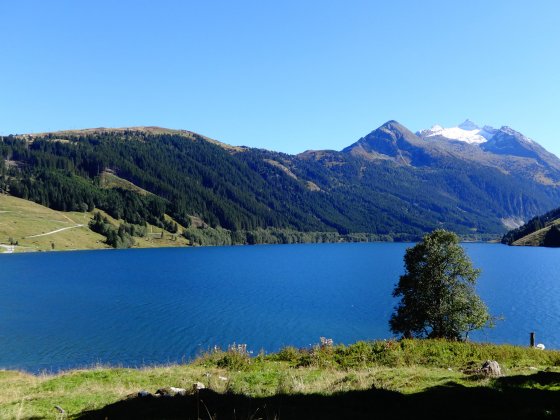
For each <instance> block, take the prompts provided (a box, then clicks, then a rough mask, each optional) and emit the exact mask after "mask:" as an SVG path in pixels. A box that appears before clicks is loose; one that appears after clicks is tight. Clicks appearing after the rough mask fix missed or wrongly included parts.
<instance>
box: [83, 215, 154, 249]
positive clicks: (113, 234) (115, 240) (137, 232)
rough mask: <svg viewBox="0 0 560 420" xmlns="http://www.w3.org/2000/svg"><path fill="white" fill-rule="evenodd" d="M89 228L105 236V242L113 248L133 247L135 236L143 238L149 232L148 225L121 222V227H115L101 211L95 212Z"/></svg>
mask: <svg viewBox="0 0 560 420" xmlns="http://www.w3.org/2000/svg"><path fill="white" fill-rule="evenodd" d="M89 228H90V229H91V230H93V231H94V232H97V233H99V234H101V235H103V236H105V237H106V241H105V242H106V243H107V245H110V246H112V247H113V248H131V247H133V246H134V239H133V237H134V236H137V237H140V238H142V237H144V236H146V234H147V227H146V225H143V226H142V225H135V224H129V223H121V224H120V225H119V227H115V226H113V225H112V224H111V222H109V219H107V217H104V216H102V215H101V213H99V212H95V214H94V216H93V218H92V219H91V221H90V222H89Z"/></svg>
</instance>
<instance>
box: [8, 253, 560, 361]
mask: <svg viewBox="0 0 560 420" xmlns="http://www.w3.org/2000/svg"><path fill="white" fill-rule="evenodd" d="M408 246H410V244H392V243H374V244H313V245H278V246H274V245H271V246H254V247H248V246H247V247H223V248H222V247H217V248H176V249H155V250H123V251H83V252H53V253H35V254H15V255H0V368H18V369H25V370H30V371H39V370H43V369H46V370H49V371H50V370H53V371H56V370H59V369H67V368H71V367H76V366H89V365H92V364H95V363H109V364H114V365H125V366H141V365H146V364H156V363H157V364H160V363H167V362H176V361H181V360H189V359H191V358H192V357H194V356H196V355H197V354H198V353H199V352H202V351H205V350H208V349H209V348H211V347H213V346H214V345H218V346H222V347H226V346H227V345H228V344H231V343H233V342H236V343H246V344H247V345H248V347H249V349H251V350H253V351H254V352H255V353H256V352H258V351H259V350H260V349H265V350H266V351H276V350H278V349H279V348H281V347H282V346H285V345H294V346H298V347H305V346H309V345H312V344H313V343H317V342H318V341H319V337H320V336H325V337H332V338H333V339H334V341H335V342H337V343H351V342H354V341H356V340H364V339H382V338H390V337H391V333H390V332H389V329H388V324H387V322H388V319H389V317H390V315H391V312H392V309H393V306H394V304H395V301H394V299H393V298H392V297H391V291H392V289H393V287H394V285H395V282H396V281H397V280H398V277H399V275H400V274H402V272H403V262H402V258H403V255H404V252H405V249H406V247H408ZM465 248H466V249H467V252H468V254H469V255H470V257H471V258H472V260H473V262H474V264H475V266H477V267H480V268H482V270H483V273H482V275H481V277H480V280H479V284H478V291H479V293H480V295H481V296H482V298H483V299H484V300H485V301H486V303H487V304H488V306H489V307H490V310H491V312H492V313H493V314H497V315H503V316H504V317H505V319H504V320H503V321H501V322H500V323H499V324H498V325H497V326H496V328H494V329H492V330H487V331H483V332H480V333H477V334H476V335H475V336H474V337H473V338H474V339H476V340H479V341H491V342H497V343H513V344H522V345H526V344H527V343H528V340H529V332H530V331H535V332H536V334H537V341H538V342H543V343H544V344H545V345H546V346H547V348H560V274H559V270H558V268H559V264H558V260H559V259H558V257H559V255H560V250H555V249H545V248H511V247H506V246H502V245H489V244H467V245H465Z"/></svg>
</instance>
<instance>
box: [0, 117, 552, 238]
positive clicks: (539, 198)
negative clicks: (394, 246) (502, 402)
mask: <svg viewBox="0 0 560 420" xmlns="http://www.w3.org/2000/svg"><path fill="white" fill-rule="evenodd" d="M388 124H389V123H388ZM384 127H385V126H384ZM387 127H388V128H387ZM400 127H401V126H396V128H395V126H394V125H393V126H391V125H386V127H385V128H386V129H387V130H389V131H390V134H391V135H393V136H398V135H399V133H400V132H399V130H401V128H400ZM374 133H375V132H374ZM395 133H396V134H395ZM370 136H371V135H370ZM407 136H408V137H407ZM412 136H414V135H412ZM389 137H390V136H389ZM403 138H405V139H407V138H410V135H408V134H406V136H404V137H403ZM374 140H375V139H374ZM390 140H391V139H390V138H389V141H390ZM370 141H372V140H371V139H370ZM414 141H415V142H416V141H417V140H416V139H414ZM409 149H410V150H409V155H410V156H413V154H414V153H415V151H414V150H413V149H412V148H409ZM423 153H424V152H423ZM425 154H426V153H424V155H425ZM378 155H379V154H378ZM0 156H1V158H2V159H0V190H2V191H3V192H5V193H9V194H11V195H14V196H17V197H21V198H24V199H28V200H31V201H34V202H37V203H40V204H43V205H45V206H48V207H50V208H52V209H56V210H63V211H92V210H93V209H101V210H104V211H105V212H106V213H107V214H109V215H110V216H112V217H113V218H115V219H120V220H122V221H123V222H125V223H128V224H134V225H143V224H144V223H146V222H148V223H150V224H152V225H155V226H161V227H162V228H165V229H167V230H168V231H171V232H172V231H174V230H176V229H177V226H176V225H175V226H173V223H174V222H173V221H170V219H169V218H166V216H165V215H166V214H167V215H169V216H170V217H171V218H172V219H173V220H174V221H175V222H177V223H179V224H180V225H182V226H184V227H185V228H187V229H186V230H185V235H187V236H188V237H189V239H190V240H191V241H192V242H194V243H200V244H229V243H261V242H273V243H276V242H305V241H338V240H413V239H416V238H418V237H419V236H421V235H422V234H423V233H425V232H427V231H429V230H432V229H434V228H436V227H443V228H446V229H450V230H453V231H455V232H457V233H459V234H461V235H463V236H464V237H469V238H476V239H484V238H489V237H492V236H493V237H496V236H497V235H501V234H503V232H504V231H505V229H504V225H503V224H502V221H503V220H504V219H507V218H510V217H517V218H525V219H526V218H528V217H530V216H534V215H535V214H538V213H540V212H544V211H546V210H549V209H550V208H553V207H554V206H555V204H556V203H559V202H560V193H559V191H558V188H557V187H553V186H546V185H540V184H539V185H536V184H535V182H534V181H533V180H530V179H525V178H524V177H516V176H512V174H507V173H504V171H501V170H500V169H498V168H495V167H491V166H485V165H482V164H480V163H477V162H473V161H467V160H464V159H461V158H460V157H457V156H453V155H449V154H445V153H444V154H435V155H431V156H430V158H429V159H424V160H422V161H420V164H414V165H413V164H402V163H399V162H396V161H394V160H391V159H386V158H384V157H381V158H375V159H372V157H371V156H364V155H361V154H359V153H358V154H356V153H349V152H348V151H346V150H345V151H343V152H335V151H320V152H306V153H302V154H300V155H296V156H293V155H287V154H283V153H277V152H271V151H267V150H262V149H250V148H242V147H231V146H227V145H223V144H221V143H218V142H216V141H212V140H210V139H207V138H205V137H203V136H199V135H197V134H194V133H190V132H181V131H171V130H165V129H157V130H155V129H152V130H147V129H118V130H110V129H93V130H84V131H75V132H59V133H47V134H42V135H33V136H31V135H27V136H6V137H2V138H0ZM378 157H379V156H378ZM107 174H110V175H111V176H114V178H115V179H118V180H120V181H121V182H120V183H113V185H108V183H107V182H106V176H107ZM127 185H130V186H134V188H128V187H127ZM193 221H195V223H194V224H193ZM97 223H98V224H99V223H100V222H99V220H98V221H97ZM189 226H190V227H189ZM97 228H98V229H100V227H99V226H98V227H97ZM127 229H130V228H127Z"/></svg>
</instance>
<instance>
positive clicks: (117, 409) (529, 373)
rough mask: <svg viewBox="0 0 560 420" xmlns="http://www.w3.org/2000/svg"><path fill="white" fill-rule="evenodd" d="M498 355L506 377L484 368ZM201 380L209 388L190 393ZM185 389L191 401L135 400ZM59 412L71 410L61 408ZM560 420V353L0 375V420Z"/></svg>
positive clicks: (234, 360) (361, 349)
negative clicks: (384, 419) (383, 419)
mask: <svg viewBox="0 0 560 420" xmlns="http://www.w3.org/2000/svg"><path fill="white" fill-rule="evenodd" d="M489 359H491V360H497V361H498V362H499V364H500V366H501V368H502V374H503V376H502V377H499V378H490V377H485V376H483V375H481V374H480V372H478V369H479V368H480V366H481V365H482V363H483V362H484V361H485V360H489ZM197 382H199V383H202V384H204V385H205V389H202V390H200V391H194V390H193V384H195V383H197ZM170 386H173V387H180V388H185V389H187V390H188V395H186V396H175V397H167V398H166V397H158V398H156V397H144V398H140V397H137V393H138V391H140V390H147V391H149V392H150V393H155V391H156V390H157V389H159V388H164V387H170ZM55 406H59V407H61V408H62V409H63V410H64V411H65V412H64V413H60V412H59V411H57V409H55ZM377 415H384V416H385V415H388V416H390V417H391V418H399V417H406V416H412V415H414V416H416V417H417V418H418V417H422V416H430V417H431V418H558V417H560V352H558V351H548V350H545V351H540V350H536V349H531V348H524V347H516V346H509V345H490V344H476V343H458V342H447V341H439V340H438V341H434V340H403V341H378V342H358V343H355V344H353V345H350V346H334V347H331V346H324V347H320V346H316V347H314V348H313V349H305V350H298V349H295V348H285V349H283V350H281V351H280V352H278V353H275V354H270V355H263V354H261V355H258V356H256V357H250V356H249V355H248V354H247V353H246V352H245V350H244V348H243V347H242V346H237V347H233V348H231V349H229V350H227V351H213V352H210V353H208V354H206V355H204V356H202V357H200V358H198V359H196V360H195V361H193V362H192V363H190V364H185V365H173V366H161V367H147V368H142V369H127V368H110V367H95V368H91V369H86V370H73V371H68V372H64V373H60V374H57V375H48V374H42V375H31V374H28V373H23V372H17V371H0V418H1V419H11V418H14V419H35V418H92V419H94V418H100V419H105V418H108V419H113V418H173V419H174V418H183V419H184V418H191V419H196V418H202V419H215V418H217V419H222V418H235V419H249V418H251V419H257V418H266V419H274V418H277V419H286V418H373V417H376V416H377Z"/></svg>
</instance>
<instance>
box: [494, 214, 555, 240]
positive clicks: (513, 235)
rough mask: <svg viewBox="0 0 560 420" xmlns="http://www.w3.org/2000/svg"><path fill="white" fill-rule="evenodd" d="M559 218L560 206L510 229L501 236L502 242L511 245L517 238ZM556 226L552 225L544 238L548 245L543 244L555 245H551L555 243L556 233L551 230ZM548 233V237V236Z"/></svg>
mask: <svg viewBox="0 0 560 420" xmlns="http://www.w3.org/2000/svg"><path fill="white" fill-rule="evenodd" d="M559 218H560V208H557V209H554V210H551V211H549V212H547V213H545V214H543V215H540V216H536V217H533V218H532V219H531V220H529V221H528V222H527V223H525V224H524V225H523V226H520V227H518V228H517V229H513V230H510V231H509V232H507V233H506V234H505V235H504V236H503V237H502V243H503V244H507V245H511V244H512V243H514V242H515V241H517V240H518V239H521V238H523V237H525V236H527V235H529V234H531V233H533V232H536V231H537V230H541V229H543V228H545V227H547V226H549V225H550V224H551V223H552V222H553V221H555V220H556V219H559ZM555 228H556V227H553V228H552V229H551V230H550V231H549V232H548V233H547V237H548V239H545V240H546V242H547V243H548V244H549V245H545V246H555V245H552V244H553V243H555V238H556V233H555V232H552V233H551V231H552V230H554V231H556V229H555ZM549 235H550V237H549Z"/></svg>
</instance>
